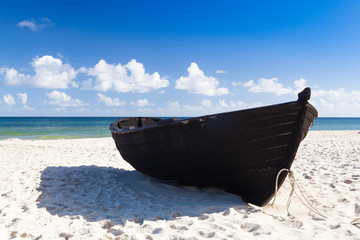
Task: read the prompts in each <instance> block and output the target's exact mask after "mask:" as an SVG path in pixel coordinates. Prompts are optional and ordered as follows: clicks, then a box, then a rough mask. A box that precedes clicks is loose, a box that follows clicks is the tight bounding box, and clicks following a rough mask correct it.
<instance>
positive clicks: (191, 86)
mask: <svg viewBox="0 0 360 240" xmlns="http://www.w3.org/2000/svg"><path fill="white" fill-rule="evenodd" d="M187 70H188V73H189V74H188V76H186V77H180V78H179V79H178V80H176V86H175V88H176V89H183V90H187V91H188V92H190V93H196V94H203V95H206V96H221V95H225V94H229V90H228V89H227V88H218V87H217V86H218V85H219V81H218V80H217V79H216V78H214V77H207V76H205V74H204V72H203V71H202V70H200V69H199V67H198V65H197V64H196V63H191V65H190V67H189V68H188V69H187Z"/></svg>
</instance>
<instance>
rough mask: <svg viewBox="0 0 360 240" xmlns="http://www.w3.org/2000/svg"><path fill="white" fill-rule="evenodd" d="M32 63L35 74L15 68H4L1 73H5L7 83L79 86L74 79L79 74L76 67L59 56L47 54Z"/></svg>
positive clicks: (54, 87) (11, 84)
mask: <svg viewBox="0 0 360 240" xmlns="http://www.w3.org/2000/svg"><path fill="white" fill-rule="evenodd" d="M30 64H31V66H32V68H33V69H34V71H35V74H34V75H27V74H23V73H19V72H18V71H17V70H16V69H14V68H2V69H1V70H0V73H1V74H4V75H5V77H4V83H5V85H9V86H31V87H37V88H47V89H58V88H68V87H77V86H78V84H77V83H75V82H74V81H73V80H74V79H75V78H76V75H77V72H76V71H75V69H74V68H73V67H71V66H70V65H69V64H64V63H63V62H62V61H61V59H59V58H54V57H52V56H49V55H45V56H43V57H36V58H34V59H33V61H32V62H31V63H30Z"/></svg>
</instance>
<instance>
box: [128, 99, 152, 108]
mask: <svg viewBox="0 0 360 240" xmlns="http://www.w3.org/2000/svg"><path fill="white" fill-rule="evenodd" d="M131 105H135V106H139V107H147V106H153V105H154V104H153V103H151V102H149V101H148V100H147V99H139V100H137V101H136V102H131Z"/></svg>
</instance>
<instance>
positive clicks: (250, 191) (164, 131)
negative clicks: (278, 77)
mask: <svg viewBox="0 0 360 240" xmlns="http://www.w3.org/2000/svg"><path fill="white" fill-rule="evenodd" d="M310 95H311V90H310V88H305V89H304V90H303V91H302V92H301V93H299V94H298V97H299V98H298V100H297V101H293V102H288V103H282V104H277V105H271V106H266V107H259V108H254V109H247V110H239V111H233V112H226V113H220V114H214V115H208V116H202V117H196V118H189V119H184V120H179V119H177V118H170V119H161V118H153V117H129V118H120V119H118V120H117V121H115V122H113V123H112V124H111V125H110V131H111V133H112V137H113V138H114V141H115V143H116V147H117V149H118V150H119V152H120V154H121V156H122V157H123V159H124V160H126V161H127V162H128V163H130V164H131V165H132V166H133V167H134V168H135V169H137V170H138V171H140V172H142V173H144V174H147V175H149V176H151V177H154V178H157V179H161V180H166V181H172V182H175V183H178V184H182V185H191V186H200V187H216V188H221V189H224V190H225V191H228V192H231V193H235V194H238V195H240V196H241V197H242V199H243V200H244V201H246V202H249V203H252V204H255V205H258V206H263V205H265V204H266V203H267V202H268V201H269V200H270V199H271V198H272V196H273V195H274V191H275V180H276V176H277V173H278V172H279V171H280V170H281V169H283V168H287V169H290V167H291V165H292V162H293V160H294V158H295V155H296V152H297V150H298V147H299V144H300V142H301V141H302V140H303V139H304V138H305V136H306V135H307V133H308V131H309V128H310V127H311V126H312V124H313V122H314V120H315V119H316V118H317V115H318V113H317V111H316V109H315V108H314V107H313V106H312V105H311V104H310V103H309V102H308V100H309V99H310ZM285 177H286V174H285V173H284V174H282V175H280V178H279V183H278V184H279V187H280V186H281V184H282V182H283V181H284V179H285Z"/></svg>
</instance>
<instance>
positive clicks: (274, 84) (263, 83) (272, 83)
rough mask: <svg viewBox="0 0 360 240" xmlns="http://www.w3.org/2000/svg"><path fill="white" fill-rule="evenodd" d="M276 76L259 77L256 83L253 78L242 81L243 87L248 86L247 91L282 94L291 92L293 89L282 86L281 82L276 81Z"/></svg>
mask: <svg viewBox="0 0 360 240" xmlns="http://www.w3.org/2000/svg"><path fill="white" fill-rule="evenodd" d="M278 81H279V79H277V78H270V79H266V78H259V80H258V83H257V84H256V83H255V82H254V81H253V80H250V81H248V82H246V83H244V87H247V88H249V92H254V93H260V92H265V93H274V94H275V95H284V94H290V93H293V92H294V90H293V89H291V88H289V87H287V88H285V87H283V84H281V83H279V82H278Z"/></svg>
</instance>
